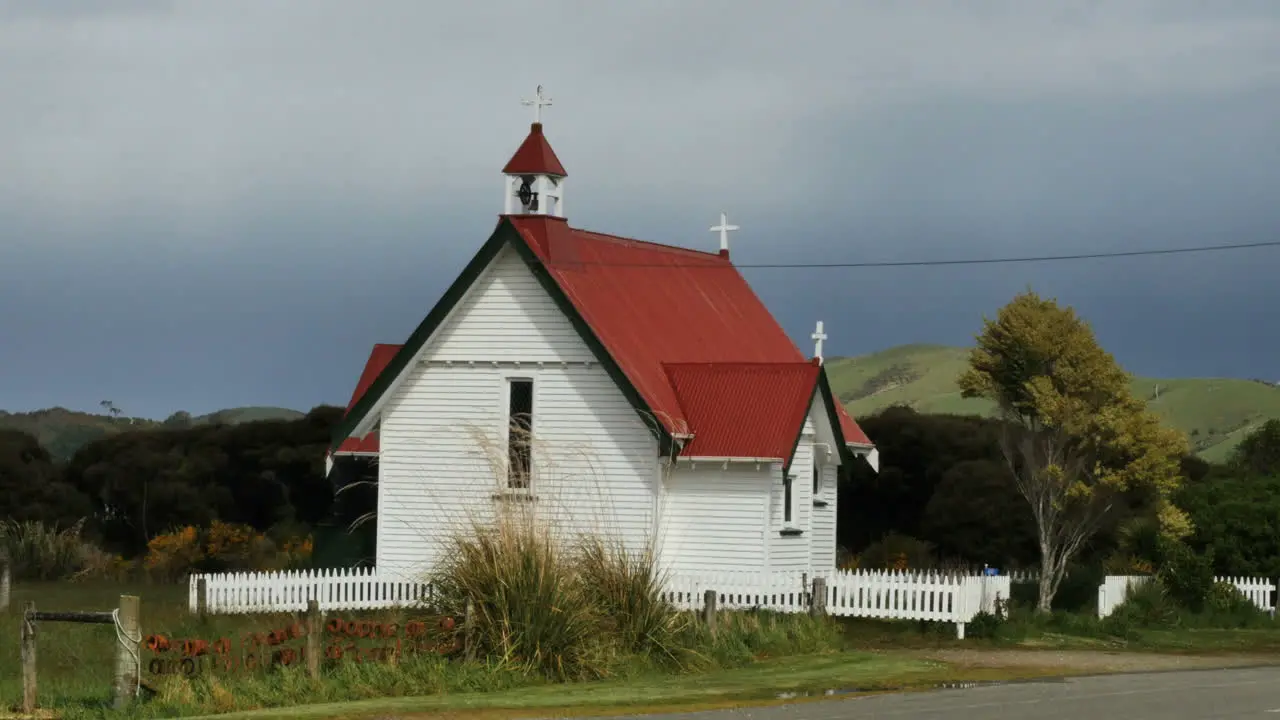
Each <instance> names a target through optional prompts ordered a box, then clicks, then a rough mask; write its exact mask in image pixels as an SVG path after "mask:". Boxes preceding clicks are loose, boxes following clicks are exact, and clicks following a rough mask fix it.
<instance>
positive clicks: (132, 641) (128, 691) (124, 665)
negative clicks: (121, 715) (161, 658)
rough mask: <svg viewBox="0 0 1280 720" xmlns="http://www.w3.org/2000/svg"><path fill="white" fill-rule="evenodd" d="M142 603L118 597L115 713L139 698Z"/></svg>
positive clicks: (135, 597) (127, 596) (133, 598)
mask: <svg viewBox="0 0 1280 720" xmlns="http://www.w3.org/2000/svg"><path fill="white" fill-rule="evenodd" d="M140 605H141V603H140V602H139V600H138V596H136V595H121V596H120V607H119V610H118V613H117V615H116V627H115V631H116V636H117V643H116V678H115V686H116V687H115V690H116V709H117V710H120V709H123V708H124V707H125V706H127V705H128V704H129V703H130V702H132V701H133V699H134V697H135V696H137V694H138V683H139V682H140V681H141V679H142V678H141V675H142V623H141V618H140V607H139V606H140Z"/></svg>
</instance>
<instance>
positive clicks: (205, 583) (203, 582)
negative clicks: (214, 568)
mask: <svg viewBox="0 0 1280 720" xmlns="http://www.w3.org/2000/svg"><path fill="white" fill-rule="evenodd" d="M208 590H209V580H208V579H207V578H202V577H201V578H196V618H198V619H199V620H200V622H202V623H203V622H204V621H205V620H207V619H208V617H209V592H208Z"/></svg>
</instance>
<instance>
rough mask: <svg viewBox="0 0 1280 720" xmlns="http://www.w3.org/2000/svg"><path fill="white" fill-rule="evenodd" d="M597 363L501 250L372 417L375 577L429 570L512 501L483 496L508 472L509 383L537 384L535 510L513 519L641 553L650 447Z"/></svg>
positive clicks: (650, 496) (648, 523)
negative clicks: (377, 422)
mask: <svg viewBox="0 0 1280 720" xmlns="http://www.w3.org/2000/svg"><path fill="white" fill-rule="evenodd" d="M594 361H595V358H594V356H593V354H592V353H591V351H590V349H589V348H588V347H587V346H586V344H585V343H584V342H583V341H582V339H581V338H580V337H579V336H578V334H577V332H576V331H575V330H574V328H573V326H572V325H571V324H570V322H569V320H568V318H566V317H565V316H564V315H563V314H562V313H561V312H560V310H559V308H558V307H556V305H555V303H554V302H553V301H552V299H551V298H550V296H548V295H547V293H546V291H545V290H544V289H543V288H542V286H541V285H540V284H539V283H538V282H537V280H536V279H535V278H534V277H533V274H532V273H531V272H530V271H529V269H528V268H527V267H526V266H525V264H524V262H523V261H522V260H521V259H520V258H519V257H518V256H517V255H516V254H515V253H514V252H513V251H512V250H510V249H506V250H504V251H503V252H502V253H501V254H500V255H499V256H498V257H497V258H495V259H494V262H493V263H492V264H491V266H490V268H489V269H488V270H487V271H486V272H485V273H484V274H483V275H482V276H481V277H480V278H479V279H477V281H476V283H475V285H473V287H472V288H471V290H470V291H469V293H468V294H467V296H466V297H464V298H463V300H462V301H461V302H460V303H459V304H458V306H457V307H456V308H455V310H454V312H453V313H452V314H451V316H450V317H449V318H448V319H447V320H446V321H445V323H444V324H443V325H442V326H441V328H440V329H439V330H438V331H437V332H436V334H435V336H434V337H433V338H432V339H431V340H429V341H428V345H427V347H426V349H425V353H424V354H423V356H422V358H421V360H420V362H419V363H418V364H417V365H415V366H414V367H413V369H412V370H411V371H410V375H409V376H408V378H407V379H406V381H405V382H404V383H403V384H402V385H401V386H400V387H399V388H398V389H397V390H396V392H395V395H394V396H393V397H392V398H390V400H389V402H388V403H387V405H386V407H385V408H384V410H383V412H382V418H381V427H380V433H379V437H380V442H381V458H380V463H379V477H378V480H379V488H380V491H379V499H378V550H377V567H378V570H379V572H380V573H397V574H409V575H415V574H421V573H423V572H426V571H429V569H430V568H431V567H433V566H434V565H435V563H437V562H438V561H439V560H440V559H441V552H442V549H443V548H444V547H445V543H446V542H447V538H448V534H449V532H450V528H451V527H453V528H457V527H458V526H459V525H460V524H462V523H466V522H468V521H469V520H470V519H472V518H476V519H479V520H481V521H485V520H488V519H491V518H492V517H493V512H494V509H495V508H497V507H505V506H507V504H508V503H511V502H512V501H510V500H499V499H494V497H493V495H494V493H495V492H498V491H500V490H502V489H503V488H505V484H506V476H505V474H502V472H503V471H502V466H501V465H500V464H499V465H494V464H493V463H494V462H495V461H496V462H497V463H502V462H504V461H505V437H506V434H505V433H506V410H507V408H506V391H505V387H506V383H507V380H508V378H510V377H526V378H532V379H533V383H534V391H533V393H534V397H533V434H534V446H535V449H534V468H535V469H534V481H533V482H534V488H533V493H534V494H535V495H536V496H537V498H538V499H537V501H536V502H535V503H533V504H532V505H524V506H522V507H532V508H534V509H535V512H536V514H537V518H538V520H539V521H547V522H552V523H555V524H556V525H557V527H558V529H560V530H561V531H564V532H566V533H567V534H572V533H574V532H603V533H606V534H608V535H609V536H611V537H618V538H621V539H622V540H623V541H624V542H626V543H627V545H628V546H629V547H632V548H636V549H640V548H642V547H643V546H644V545H645V543H646V542H647V541H648V539H649V535H650V533H651V529H652V523H653V511H654V507H655V504H656V493H657V487H656V485H657V480H658V472H657V455H658V453H657V443H656V440H655V439H654V437H653V435H652V434H651V433H650V432H649V431H648V429H647V428H646V427H645V425H644V423H643V422H642V420H641V418H640V416H639V415H638V414H637V413H636V412H635V410H634V409H633V408H632V407H631V405H630V404H629V403H628V402H627V401H626V399H625V398H624V397H623V395H622V392H621V391H620V390H619V389H618V388H617V386H615V385H614V383H613V380H612V379H611V378H610V377H609V375H608V374H607V373H606V372H605V370H604V369H603V368H602V367H601V366H600V365H598V364H596V363H595V362H594ZM539 362H541V363H543V365H542V366H539V365H538V363H539ZM472 363H474V364H472ZM565 363H567V364H565ZM495 471H496V472H495Z"/></svg>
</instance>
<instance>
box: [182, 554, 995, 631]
mask: <svg viewBox="0 0 1280 720" xmlns="http://www.w3.org/2000/svg"><path fill="white" fill-rule="evenodd" d="M824 579H825V581H826V608H827V612H828V613H830V614H832V615H840V616H850V617H866V618H883V619H889V620H933V621H938V622H952V623H956V631H957V634H958V635H959V636H960V637H964V625H965V623H967V622H969V621H970V620H972V619H973V617H974V616H975V615H977V614H978V612H980V611H982V610H985V611H987V612H990V613H994V612H995V611H996V603H997V601H1007V600H1008V598H1009V578H1008V576H978V575H948V574H943V573H936V572H929V571H915V572H912V571H905V572H898V571H890V570H853V571H849V570H838V571H834V572H831V573H828V574H826V575H824ZM202 588H203V595H201V590H202ZM665 588H666V589H665V592H664V597H665V598H666V599H667V600H668V601H669V602H671V603H672V604H673V605H674V606H675V607H676V608H677V609H681V610H701V609H702V607H703V602H704V599H705V595H706V591H707V590H714V591H715V593H716V598H717V602H716V605H717V607H719V608H723V609H726V610H743V609H752V608H757V609H762V610H774V611H778V612H807V611H808V610H809V608H810V607H811V604H812V601H813V598H812V595H813V580H812V576H809V575H807V574H805V573H798V572H775V573H752V572H720V573H703V574H699V575H697V576H689V575H673V576H670V577H668V578H667V580H666V582H665ZM188 593H189V606H190V610H191V612H193V613H198V612H201V611H203V612H205V613H208V614H214V615H217V614H244V613H272V612H300V611H303V610H306V608H307V601H309V600H312V599H314V600H316V601H317V602H318V603H319V605H320V609H321V610H376V609H381V608H390V607H406V606H413V605H417V604H420V603H422V602H424V601H427V600H429V599H430V597H431V586H430V585H429V584H428V583H425V582H422V581H416V580H409V579H405V578H403V577H398V576H385V577H384V576H380V575H378V573H377V571H376V570H373V569H370V568H356V569H341V570H315V571H306V570H304V571H291V572H270V573H215V574H202V575H192V576H191V578H190V580H189V588H188Z"/></svg>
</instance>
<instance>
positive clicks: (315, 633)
mask: <svg viewBox="0 0 1280 720" xmlns="http://www.w3.org/2000/svg"><path fill="white" fill-rule="evenodd" d="M323 625H324V616H323V615H321V614H320V603H319V601H317V600H315V599H314V598H312V599H311V600H308V601H307V674H308V675H310V676H311V677H312V678H318V677H320V646H321V645H322V644H323V643H322V642H321V637H320V630H321V628H322V627H323Z"/></svg>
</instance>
